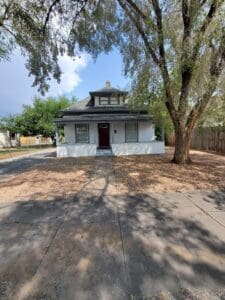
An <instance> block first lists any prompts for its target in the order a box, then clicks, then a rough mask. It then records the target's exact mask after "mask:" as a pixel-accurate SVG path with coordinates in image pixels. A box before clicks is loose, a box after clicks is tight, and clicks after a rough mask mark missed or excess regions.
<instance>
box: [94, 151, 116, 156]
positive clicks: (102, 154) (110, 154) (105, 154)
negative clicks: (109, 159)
mask: <svg viewBox="0 0 225 300" xmlns="http://www.w3.org/2000/svg"><path fill="white" fill-rule="evenodd" d="M112 155H113V154H112V150H111V149H97V153H96V156H112Z"/></svg>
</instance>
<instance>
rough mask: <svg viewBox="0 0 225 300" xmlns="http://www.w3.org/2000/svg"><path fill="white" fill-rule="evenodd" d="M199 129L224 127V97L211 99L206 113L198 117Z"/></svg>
mask: <svg viewBox="0 0 225 300" xmlns="http://www.w3.org/2000/svg"><path fill="white" fill-rule="evenodd" d="M198 126H199V127H216V126H222V127H225V95H222V96H214V97H212V99H211V101H210V103H209V105H208V107H207V109H206V111H205V112H204V114H203V115H202V116H201V117H200V119H199V122H198Z"/></svg>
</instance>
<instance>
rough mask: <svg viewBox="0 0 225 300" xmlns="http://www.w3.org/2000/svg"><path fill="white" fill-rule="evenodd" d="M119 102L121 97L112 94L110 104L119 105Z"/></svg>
mask: <svg viewBox="0 0 225 300" xmlns="http://www.w3.org/2000/svg"><path fill="white" fill-rule="evenodd" d="M118 104H120V102H119V97H117V96H111V97H110V105H118Z"/></svg>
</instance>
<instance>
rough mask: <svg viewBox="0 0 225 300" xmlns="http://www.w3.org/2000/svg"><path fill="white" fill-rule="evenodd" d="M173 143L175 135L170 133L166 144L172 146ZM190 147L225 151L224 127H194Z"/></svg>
mask: <svg viewBox="0 0 225 300" xmlns="http://www.w3.org/2000/svg"><path fill="white" fill-rule="evenodd" d="M174 143H175V136H174V134H171V135H170V136H169V137H167V138H166V144H167V145H169V146H174ZM191 148H192V149H198V150H206V151H216V152H219V153H225V128H224V127H207V128H195V129H194V131H193V134H192V140H191Z"/></svg>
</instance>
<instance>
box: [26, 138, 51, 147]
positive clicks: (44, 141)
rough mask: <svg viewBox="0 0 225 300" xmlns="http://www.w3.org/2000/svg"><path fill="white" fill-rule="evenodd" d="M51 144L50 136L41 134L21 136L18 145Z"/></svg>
mask: <svg viewBox="0 0 225 300" xmlns="http://www.w3.org/2000/svg"><path fill="white" fill-rule="evenodd" d="M48 144H52V139H51V138H50V137H43V136H21V137H20V146H29V145H48Z"/></svg>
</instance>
